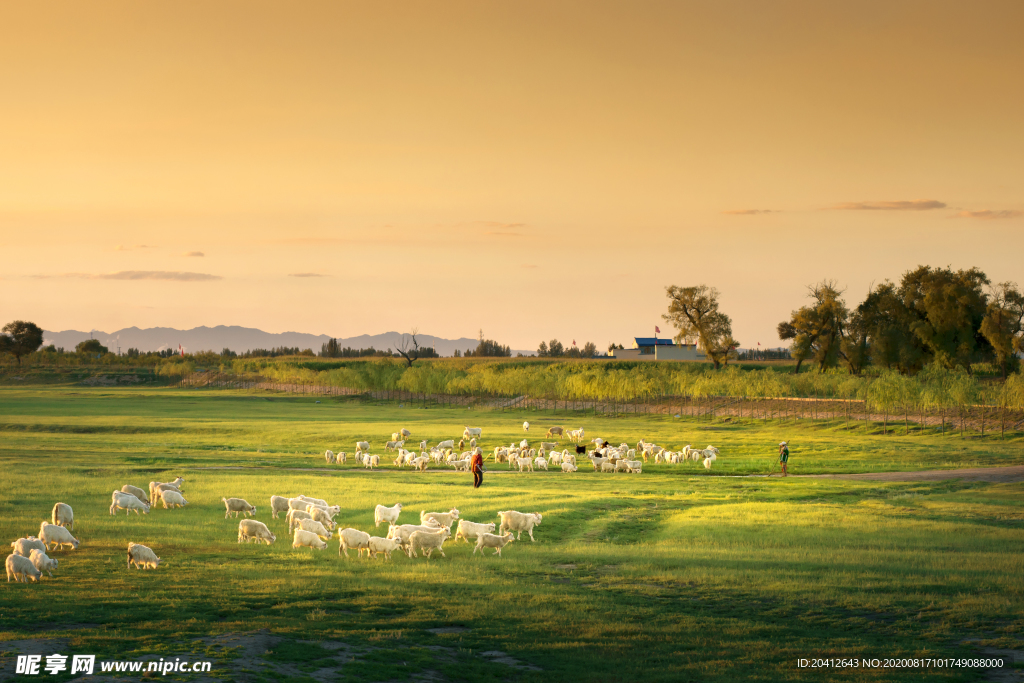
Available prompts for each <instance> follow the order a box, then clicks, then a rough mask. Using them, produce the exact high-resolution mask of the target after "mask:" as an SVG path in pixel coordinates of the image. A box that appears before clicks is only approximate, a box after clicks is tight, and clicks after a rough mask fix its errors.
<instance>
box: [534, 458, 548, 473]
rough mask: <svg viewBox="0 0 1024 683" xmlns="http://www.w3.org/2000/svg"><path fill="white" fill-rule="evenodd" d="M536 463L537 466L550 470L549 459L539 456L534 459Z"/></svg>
mask: <svg viewBox="0 0 1024 683" xmlns="http://www.w3.org/2000/svg"><path fill="white" fill-rule="evenodd" d="M534 464H535V465H536V466H537V468H538V469H542V470H544V471H545V472H547V471H548V461H547V460H545V459H544V458H537V459H536V460H535V461H534Z"/></svg>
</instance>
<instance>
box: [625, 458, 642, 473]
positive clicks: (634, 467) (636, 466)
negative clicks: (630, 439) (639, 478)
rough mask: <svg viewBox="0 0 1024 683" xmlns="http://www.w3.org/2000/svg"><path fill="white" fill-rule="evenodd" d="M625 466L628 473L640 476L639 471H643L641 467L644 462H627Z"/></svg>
mask: <svg viewBox="0 0 1024 683" xmlns="http://www.w3.org/2000/svg"><path fill="white" fill-rule="evenodd" d="M626 464H627V465H628V466H629V471H630V472H632V473H633V474H640V471H641V470H642V469H643V466H644V461H643V460H627V461H626Z"/></svg>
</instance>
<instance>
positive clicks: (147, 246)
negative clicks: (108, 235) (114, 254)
mask: <svg viewBox="0 0 1024 683" xmlns="http://www.w3.org/2000/svg"><path fill="white" fill-rule="evenodd" d="M159 248H160V247H154V246H153V245H152V244H135V245H132V246H130V247H126V246H124V245H123V244H119V245H117V246H116V247H114V251H134V250H135V249H159Z"/></svg>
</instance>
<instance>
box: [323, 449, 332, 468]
mask: <svg viewBox="0 0 1024 683" xmlns="http://www.w3.org/2000/svg"><path fill="white" fill-rule="evenodd" d="M324 459H325V460H326V461H327V464H328V465H330V464H331V463H333V462H334V451H332V450H327V451H324Z"/></svg>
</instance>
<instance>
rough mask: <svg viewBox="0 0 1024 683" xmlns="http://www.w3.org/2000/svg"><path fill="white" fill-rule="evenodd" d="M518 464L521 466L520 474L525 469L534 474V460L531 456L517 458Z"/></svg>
mask: <svg viewBox="0 0 1024 683" xmlns="http://www.w3.org/2000/svg"><path fill="white" fill-rule="evenodd" d="M516 463H517V464H518V465H519V471H520V472H522V471H523V470H524V469H528V470H530V471H531V472H533V458H531V457H530V456H526V457H525V458H516Z"/></svg>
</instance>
